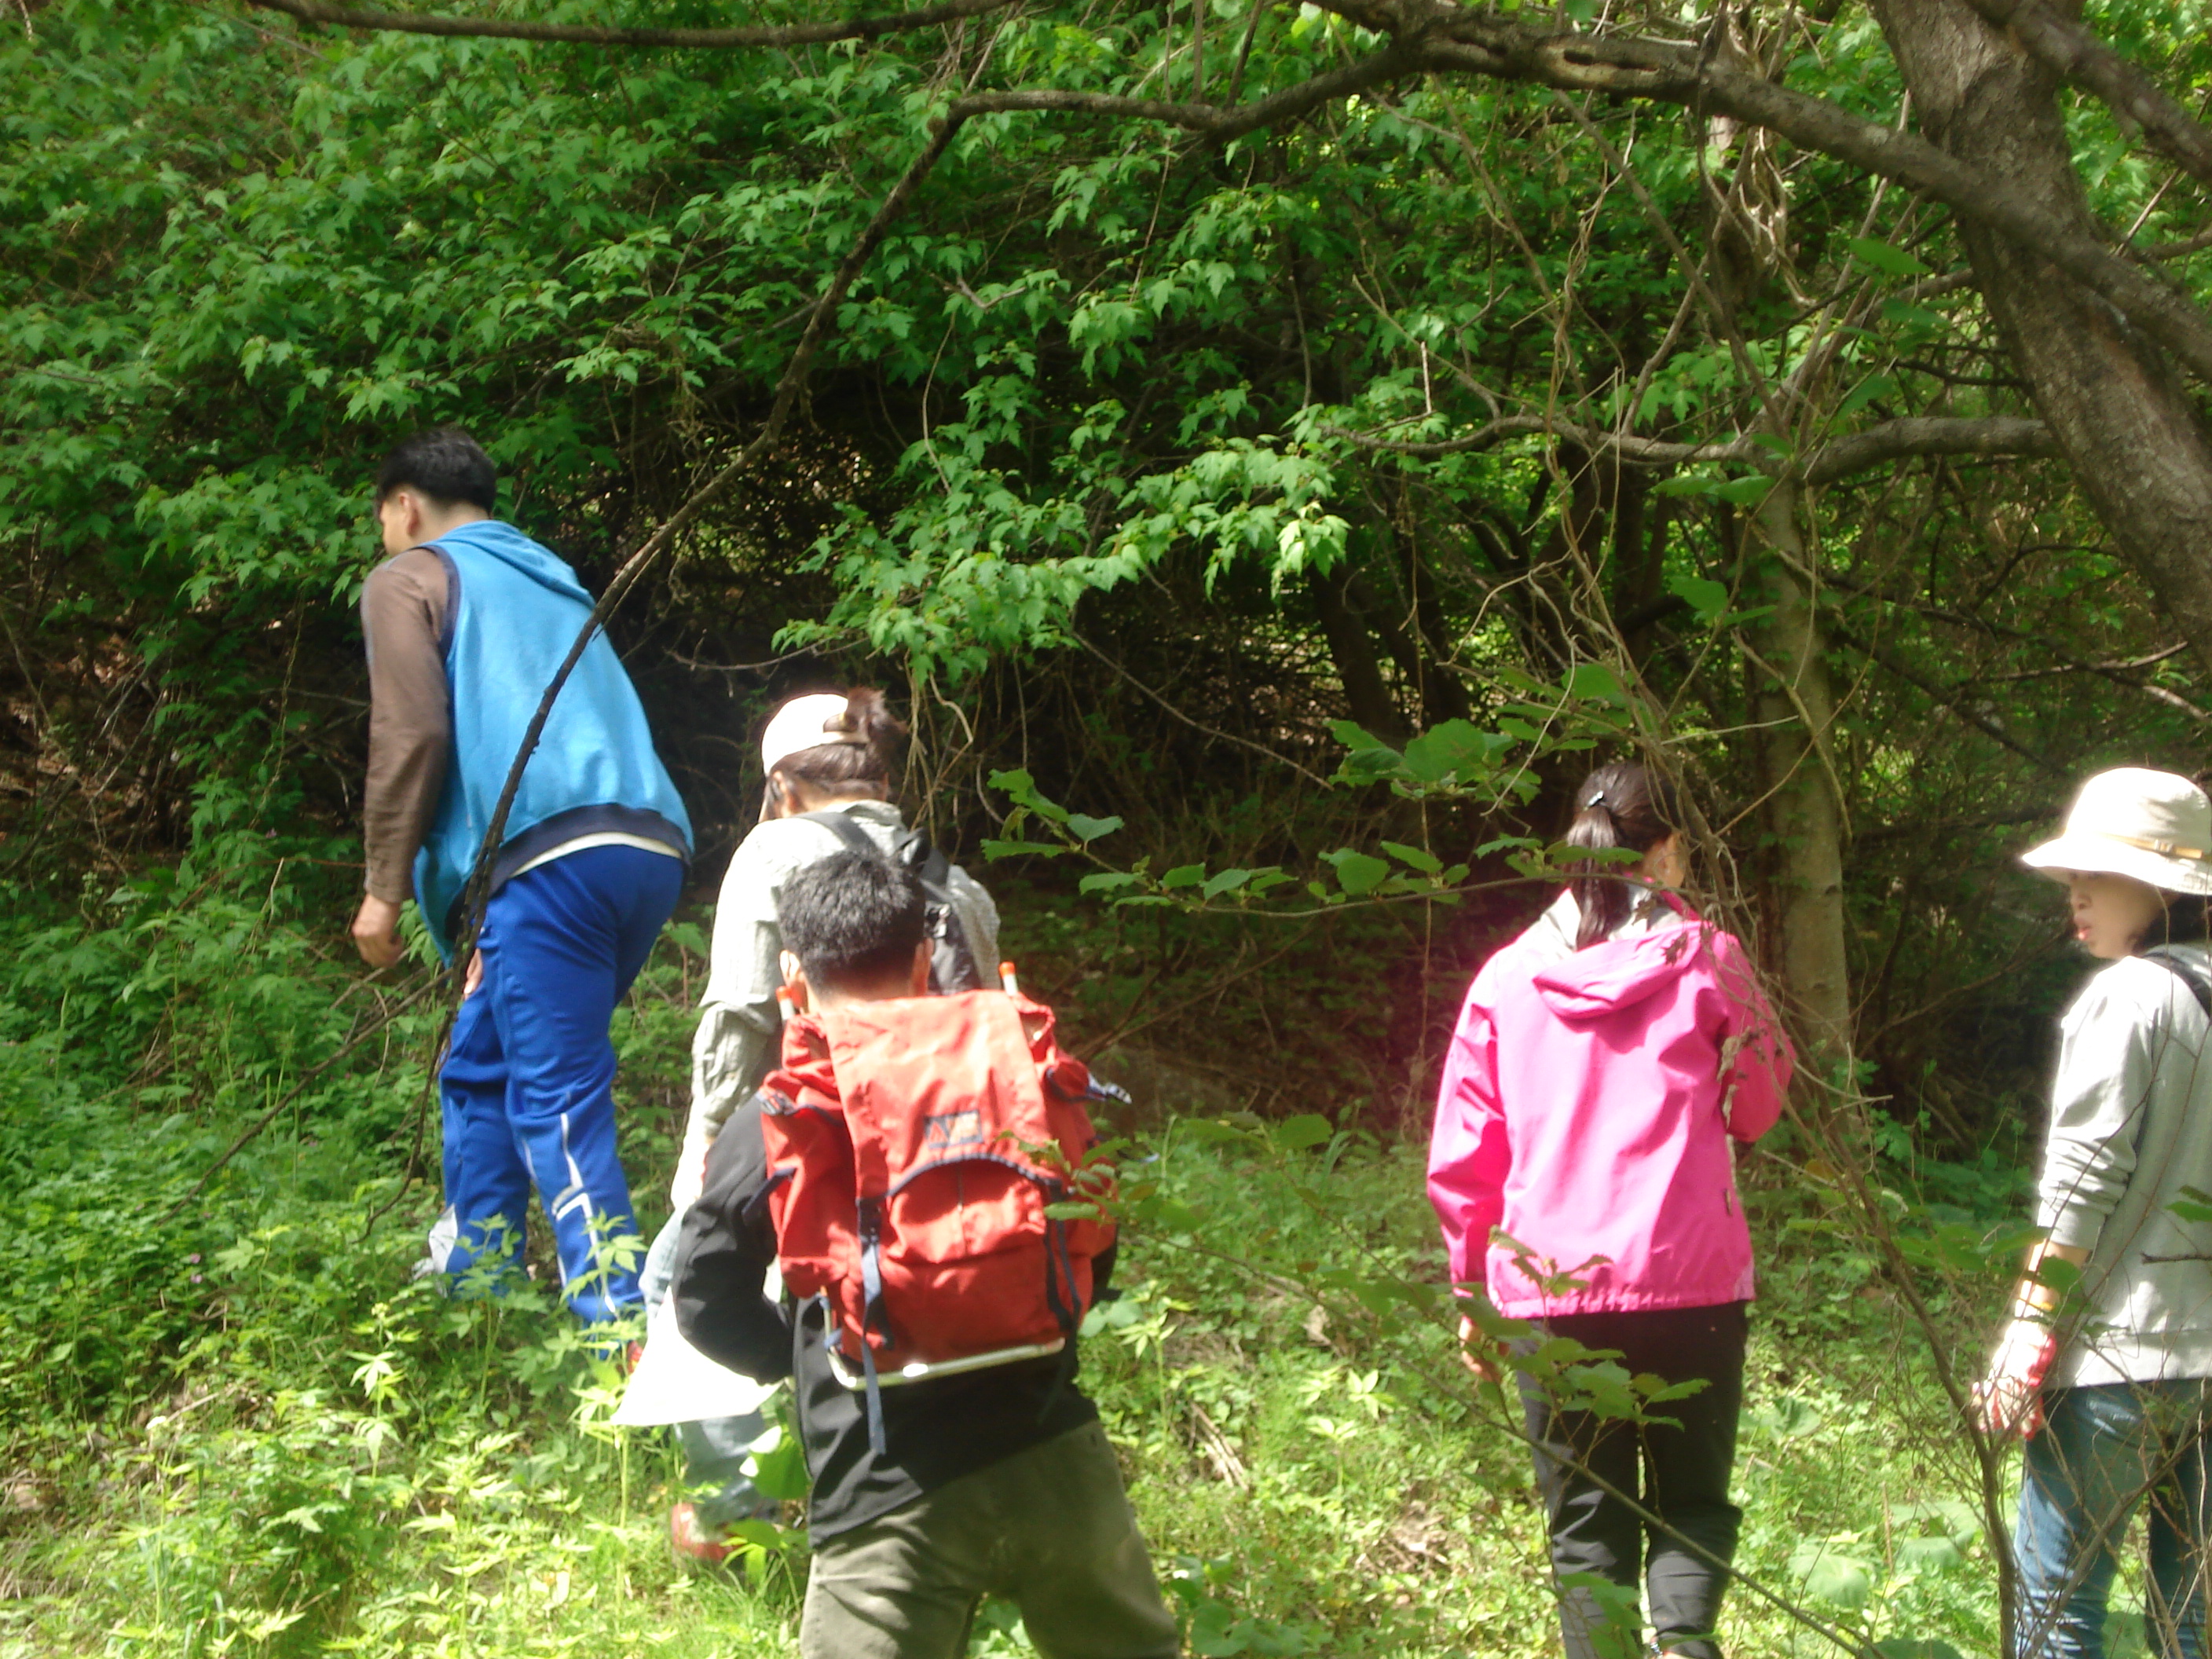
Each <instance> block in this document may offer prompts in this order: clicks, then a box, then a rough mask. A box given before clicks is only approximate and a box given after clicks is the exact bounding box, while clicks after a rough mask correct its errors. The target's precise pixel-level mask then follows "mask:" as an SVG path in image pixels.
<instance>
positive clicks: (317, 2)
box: [246, 0, 1013, 49]
mask: <svg viewBox="0 0 2212 1659" xmlns="http://www.w3.org/2000/svg"><path fill="white" fill-rule="evenodd" d="M1012 3H1013V0H944V3H942V4H939V5H934V6H924V7H923V8H921V9H920V10H918V11H894V12H886V13H884V15H882V16H880V17H844V18H838V19H836V20H835V21H830V22H826V23H784V24H766V23H761V24H751V25H748V26H744V27H738V28H726V29H641V28H613V27H605V26H602V25H599V24H594V23H531V22H525V21H519V20H516V19H512V18H505V17H441V16H431V15H425V14H422V13H419V12H411V11H359V10H356V9H353V8H352V7H350V6H327V5H325V4H323V3H322V0H246V4H247V5H249V6H258V7H260V8H261V9H263V10H264V11H281V12H283V13H285V14H286V15H289V16H292V17H296V18H298V19H299V20H300V21H301V22H303V23H328V24H331V25H332V26H333V27H337V28H346V29H377V30H382V31H386V32H389V33H399V34H440V35H447V36H461V37H465V38H469V39H481V40H562V41H571V42H574V43H575V44H577V45H579V46H679V47H700V48H708V49H727V48H729V47H732V46H819V45H822V44H823V43H824V42H826V41H830V40H878V39H879V38H881V37H882V36H884V35H886V34H897V33H903V32H904V31H906V30H908V29H922V28H927V27H930V26H931V25H933V24H935V23H949V22H951V21H954V20H956V19H957V18H962V17H975V16H978V15H981V14H982V13H984V12H990V11H998V10H1000V9H1004V8H1005V7H1006V6H1008V5H1011V4H1012Z"/></svg>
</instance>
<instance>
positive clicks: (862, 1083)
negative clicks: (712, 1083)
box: [671, 851, 1178, 1659]
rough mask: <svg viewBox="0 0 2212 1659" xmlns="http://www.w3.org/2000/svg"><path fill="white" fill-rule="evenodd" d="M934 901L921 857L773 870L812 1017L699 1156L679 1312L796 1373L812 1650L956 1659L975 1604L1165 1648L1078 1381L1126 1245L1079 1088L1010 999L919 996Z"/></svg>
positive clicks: (1149, 1587)
mask: <svg viewBox="0 0 2212 1659" xmlns="http://www.w3.org/2000/svg"><path fill="white" fill-rule="evenodd" d="M927 908H928V906H927V900H926V897H925V895H924V893H923V890H922V888H921V883H920V882H919V881H918V880H917V878H915V874H914V872H911V871H909V870H908V869H905V868H903V867H902V866H899V865H896V864H895V863H893V862H892V861H890V860H886V859H884V858H881V857H878V856H876V855H874V854H866V853H860V852H857V851H854V852H847V853H840V854H836V855H834V856H832V857H830V858H828V859H824V860H819V861H818V862H817V863H815V864H813V865H811V866H809V867H807V868H806V869H804V870H802V871H799V872H797V873H796V874H794V875H793V876H792V877H791V878H790V879H789V880H788V881H787V883H786V884H785V886H784V888H783V891H782V894H781V902H780V904H779V914H780V921H781V930H782V935H783V943H784V953H783V957H782V963H783V967H784V971H785V975H786V977H787V981H788V984H789V990H790V994H791V1000H792V1002H793V1006H794V1007H795V1009H796V1011H797V1012H794V1014H793V1018H791V1020H790V1021H789V1023H788V1024H787V1025H786V1026H785V1028H784V1030H783V1034H782V1042H781V1051H780V1054H781V1064H780V1065H779V1066H777V1068H776V1069H775V1071H774V1072H772V1073H770V1074H769V1078H768V1079H767V1081H766V1082H765V1083H764V1084H763V1085H762V1088H761V1090H760V1091H759V1092H758V1093H757V1095H755V1096H754V1097H753V1098H752V1099H751V1100H750V1101H749V1102H748V1103H745V1104H744V1106H742V1107H740V1108H738V1109H737V1111H736V1112H734V1113H733V1114H732V1115H731V1117H730V1118H729V1120H728V1121H727V1122H726V1124H725V1126H724V1127H723V1129H722V1132H721V1133H720V1134H719V1135H717V1136H716V1137H715V1139H714V1145H713V1146H712V1148H711V1149H710V1150H709V1152H708V1157H707V1166H706V1183H705V1188H704V1190H703V1192H702V1194H701V1196H700V1198H699V1200H698V1201H697V1202H696V1204H694V1205H693V1206H691V1208H690V1210H689V1211H688V1212H686V1214H685V1215H684V1222H683V1226H682V1231H681V1234H680V1237H679V1240H678V1245H677V1250H676V1264H675V1279H674V1288H673V1291H671V1294H672V1295H673V1297H674V1298H675V1307H676V1317H677V1323H678V1328H680V1329H681V1330H682V1331H683V1333H684V1337H685V1339H686V1340H688V1341H689V1342H690V1343H691V1344H692V1346H695V1347H696V1348H697V1349H698V1350H699V1351H700V1352H702V1353H703V1354H705V1355H707V1356H708V1358H711V1359H714V1361H716V1362H717V1363H718V1364H723V1365H726V1366H727V1367H729V1368H730V1369H731V1370H735V1371H738V1372H740V1373H742V1374H744V1375H745V1376H753V1377H757V1378H761V1379H763V1380H768V1379H773V1378H777V1377H782V1376H791V1377H792V1378H793V1384H794V1390H793V1391H794V1395H795V1396H796V1401H797V1406H798V1415H799V1437H800V1440H801V1442H802V1443H803V1445H804V1448H805V1455H806V1462H807V1468H808V1470H809V1473H810V1474H811V1476H812V1490H811V1494H810V1497H809V1500H808V1524H809V1526H810V1528H811V1533H812V1536H813V1543H814V1559H813V1565H812V1571H811V1574H810V1577H809V1581H808V1585H807V1593H806V1605H805V1613H804V1614H803V1616H802V1619H801V1622H800V1630H799V1650H800V1652H801V1653H802V1654H803V1655H805V1656H806V1659H952V1656H956V1655H958V1654H960V1653H962V1652H963V1651H964V1650H965V1649H966V1645H967V1640H968V1634H969V1628H970V1626H971V1625H972V1623H973V1620H974V1618H975V1608H976V1607H977V1605H978V1604H979V1602H980V1601H981V1598H982V1597H983V1596H984V1595H1003V1596H1006V1597H1008V1598H1009V1599H1011V1600H1012V1601H1013V1602H1014V1603H1015V1604H1016V1605H1017V1606H1018V1607H1019V1608H1020V1610H1021V1613H1022V1617H1023V1620H1024V1625H1025V1626H1026V1628H1027V1630H1028V1633H1029V1637H1030V1641H1031V1642H1032V1643H1034V1644H1035V1645H1036V1649H1037V1650H1038V1651H1039V1652H1040V1653H1042V1654H1045V1655H1048V1656H1051V1659H1155V1656H1158V1659H1165V1656H1171V1655H1173V1654H1175V1653H1176V1652H1177V1650H1178V1644H1177V1639H1176V1625H1175V1620H1174V1619H1173V1617H1172V1616H1171V1615H1170V1613H1169V1612H1168V1610H1167V1607H1166V1604H1165V1603H1164V1601H1162V1599H1161V1596H1160V1590H1159V1584H1158V1580H1157V1579H1156V1578H1155V1577H1154V1576H1153V1572H1152V1559H1151V1555H1150V1553H1149V1552H1148V1551H1147V1550H1146V1546H1145V1541H1144V1539H1143V1537H1142V1535H1141V1534H1139V1531H1138V1528H1137V1521H1136V1516H1135V1514H1134V1512H1133V1510H1131V1509H1130V1507H1129V1501H1128V1498H1127V1493H1126V1492H1124V1491H1123V1489H1122V1486H1121V1472H1120V1469H1119V1468H1118V1466H1117V1464H1116V1462H1115V1456H1114V1452H1113V1449H1112V1448H1111V1446H1109V1444H1108V1443H1107V1440H1106V1437H1105V1432H1104V1431H1103V1429H1102V1428H1101V1427H1100V1425H1099V1422H1098V1413H1097V1407H1095V1406H1093V1405H1092V1404H1091V1401H1090V1400H1089V1399H1088V1398H1086V1397H1085V1395H1083V1394H1082V1393H1081V1392H1080V1390H1079V1389H1077V1387H1076V1386H1075V1376H1076V1334H1077V1330H1078V1328H1079V1326H1080V1324H1081V1322H1082V1319H1083V1316H1084V1314H1085V1311H1086V1310H1088V1309H1089V1308H1090V1307H1091V1306H1093V1305H1095V1304H1096V1303H1097V1300H1098V1299H1099V1298H1100V1297H1102V1296H1103V1294H1104V1293H1105V1292H1106V1289H1107V1285H1108V1283H1109V1280H1110V1279H1111V1277H1112V1273H1113V1264H1114V1256H1115V1234H1114V1229H1113V1227H1112V1225H1111V1224H1110V1223H1109V1222H1108V1221H1106V1220H1105V1219H1104V1218H1103V1215H1102V1214H1100V1213H1099V1212H1097V1211H1095V1210H1094V1211H1093V1212H1091V1213H1089V1214H1085V1213H1083V1212H1082V1211H1081V1208H1080V1206H1083V1205H1085V1203H1086V1202H1089V1203H1093V1204H1095V1203H1096V1202H1097V1200H1100V1199H1101V1198H1103V1197H1104V1196H1105V1195H1106V1194H1105V1191H1104V1189H1103V1188H1104V1182H1105V1177H1104V1176H1103V1172H1102V1171H1100V1170H1097V1169H1096V1168H1094V1167H1091V1166H1090V1165H1088V1164H1087V1163H1086V1160H1087V1158H1088V1157H1089V1154H1090V1152H1091V1146H1092V1144H1093V1137H1092V1133H1091V1122H1090V1119H1089V1117H1088V1115H1086V1113H1085V1109H1084V1102H1085V1099H1086V1098H1088V1097H1090V1096H1091V1080H1090V1077H1089V1074H1088V1073H1087V1072H1086V1071H1085V1068H1084V1067H1083V1066H1082V1065H1081V1064H1080V1063H1079V1062H1078V1061H1075V1060H1071V1059H1069V1058H1068V1057H1067V1056H1066V1055H1064V1054H1061V1053H1060V1050H1059V1048H1058V1047H1057V1046H1056V1044H1055V1043H1054V1040H1053V1021H1052V1015H1051V1012H1050V1011H1049V1010H1048V1009H1046V1008H1043V1007H1042V1006H1039V1005H1037V1004H1036V1003H1033V1002H1030V1000H1027V999H1026V998H1024V997H1022V996H1020V995H1019V994H1018V993H1014V992H1012V990H1011V989H1008V990H975V991H967V992H962V993H957V994H951V995H942V996H931V995H928V994H927V991H928V988H929V983H930V955H931V949H930V941H929V938H928V933H927ZM1071 1206H1075V1207H1073V1208H1071ZM770 1267H775V1268H777V1269H778V1270H779V1272H780V1274H781V1285H782V1293H781V1296H780V1297H778V1299H777V1300H775V1301H770V1300H769V1298H768V1297H767V1295H766V1294H765V1290H764V1287H765V1285H766V1282H767V1275H768V1272H769V1268H770Z"/></svg>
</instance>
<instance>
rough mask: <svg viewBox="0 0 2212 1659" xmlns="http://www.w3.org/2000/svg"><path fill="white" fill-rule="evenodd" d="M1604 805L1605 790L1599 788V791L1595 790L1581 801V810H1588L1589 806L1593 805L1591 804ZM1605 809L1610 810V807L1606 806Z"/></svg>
mask: <svg viewBox="0 0 2212 1659" xmlns="http://www.w3.org/2000/svg"><path fill="white" fill-rule="evenodd" d="M1604 805H1606V800H1605V791H1604V790H1602V789H1601V790H1599V791H1598V792H1597V793H1595V795H1592V796H1591V797H1590V798H1589V799H1588V800H1586V801H1584V802H1583V811H1585V812H1587V811H1589V809H1590V808H1591V807H1593V806H1604ZM1611 810H1612V809H1611V808H1610V807H1607V811H1611Z"/></svg>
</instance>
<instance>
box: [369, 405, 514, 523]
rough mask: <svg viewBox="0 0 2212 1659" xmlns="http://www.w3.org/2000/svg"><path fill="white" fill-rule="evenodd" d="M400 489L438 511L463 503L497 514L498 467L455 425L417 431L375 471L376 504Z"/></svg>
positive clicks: (480, 447)
mask: <svg viewBox="0 0 2212 1659" xmlns="http://www.w3.org/2000/svg"><path fill="white" fill-rule="evenodd" d="M403 488H404V489H414V490H418V491H420V492H421V493H422V495H427V496H428V497H429V498H430V500H432V501H435V502H436V503H437V504H438V505H439V506H441V507H453V506H457V505H459V503H461V502H463V501H465V502H467V503H468V504H469V505H470V506H471V507H479V508H481V509H483V511H484V512H486V513H496V512H498V511H499V469H498V468H497V467H495V466H494V465H492V464H491V457H490V456H489V455H487V454H485V453H483V445H481V444H479V443H478V442H477V441H476V440H475V439H474V438H471V436H469V435H468V434H467V433H465V432H464V431H462V430H461V429H460V428H459V427H457V426H438V427H433V428H430V430H428V432H418V433H416V435H414V436H413V437H411V438H410V439H408V440H407V441H405V442H404V443H402V444H400V445H399V447H398V448H396V449H394V450H393V451H392V453H390V454H389V455H386V457H385V458H384V465H382V466H380V467H379V468H377V470H376V499H377V501H378V502H379V504H381V503H382V502H383V501H385V500H386V498H387V497H388V496H390V495H391V494H392V491H393V490H395V489H403Z"/></svg>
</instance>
